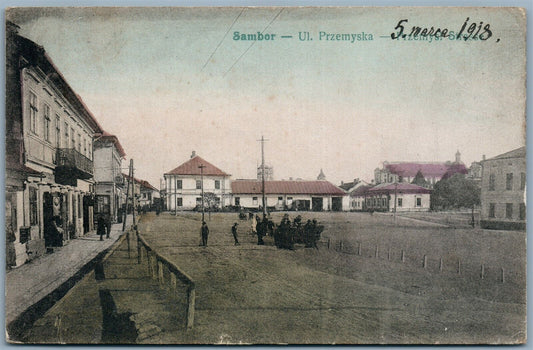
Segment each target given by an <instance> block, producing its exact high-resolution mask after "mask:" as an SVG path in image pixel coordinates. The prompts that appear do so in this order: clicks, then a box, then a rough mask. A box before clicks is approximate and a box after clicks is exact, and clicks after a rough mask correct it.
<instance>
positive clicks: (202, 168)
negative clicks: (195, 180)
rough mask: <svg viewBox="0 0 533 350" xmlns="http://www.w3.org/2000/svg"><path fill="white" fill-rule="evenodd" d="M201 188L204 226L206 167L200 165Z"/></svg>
mask: <svg viewBox="0 0 533 350" xmlns="http://www.w3.org/2000/svg"><path fill="white" fill-rule="evenodd" d="M198 168H200V188H201V189H202V224H203V223H204V168H205V165H203V164H200V165H199V166H198Z"/></svg>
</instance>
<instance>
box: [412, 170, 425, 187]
mask: <svg viewBox="0 0 533 350" xmlns="http://www.w3.org/2000/svg"><path fill="white" fill-rule="evenodd" d="M411 184H413V185H418V186H422V187H427V185H428V182H427V181H426V178H425V177H424V174H422V172H421V171H420V170H418V172H417V173H416V175H415V178H414V179H413V181H412V182H411Z"/></svg>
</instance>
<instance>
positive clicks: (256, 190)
mask: <svg viewBox="0 0 533 350" xmlns="http://www.w3.org/2000/svg"><path fill="white" fill-rule="evenodd" d="M261 187H262V186H261V181H259V180H236V181H232V182H231V192H232V193H233V194H261ZM265 193H266V194H315V195H336V196H343V195H345V194H346V193H345V192H344V191H343V190H341V189H340V188H338V187H337V186H335V185H333V184H332V183H331V182H329V181H325V180H315V181H304V180H296V181H265Z"/></svg>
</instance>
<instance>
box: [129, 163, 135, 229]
mask: <svg viewBox="0 0 533 350" xmlns="http://www.w3.org/2000/svg"><path fill="white" fill-rule="evenodd" d="M130 171H131V194H132V196H131V202H132V205H133V226H135V177H134V175H133V159H130Z"/></svg>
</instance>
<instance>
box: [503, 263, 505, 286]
mask: <svg viewBox="0 0 533 350" xmlns="http://www.w3.org/2000/svg"><path fill="white" fill-rule="evenodd" d="M502 283H505V270H504V269H503V267H502Z"/></svg>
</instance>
